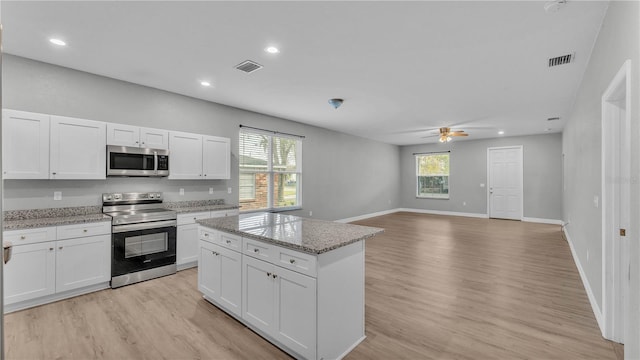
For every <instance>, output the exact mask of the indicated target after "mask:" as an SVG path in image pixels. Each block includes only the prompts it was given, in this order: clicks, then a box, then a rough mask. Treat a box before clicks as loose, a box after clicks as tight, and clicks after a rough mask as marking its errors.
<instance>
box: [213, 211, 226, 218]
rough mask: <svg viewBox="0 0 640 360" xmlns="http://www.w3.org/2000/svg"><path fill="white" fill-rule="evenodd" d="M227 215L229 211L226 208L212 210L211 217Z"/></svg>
mask: <svg viewBox="0 0 640 360" xmlns="http://www.w3.org/2000/svg"><path fill="white" fill-rule="evenodd" d="M225 216H227V212H226V211H225V210H219V211H212V212H211V217H212V218H219V217H225Z"/></svg>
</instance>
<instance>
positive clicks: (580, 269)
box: [562, 227, 604, 336]
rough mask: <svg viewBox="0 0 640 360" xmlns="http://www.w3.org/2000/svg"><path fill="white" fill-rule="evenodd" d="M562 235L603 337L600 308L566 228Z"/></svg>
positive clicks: (563, 229)
mask: <svg viewBox="0 0 640 360" xmlns="http://www.w3.org/2000/svg"><path fill="white" fill-rule="evenodd" d="M562 231H563V233H564V237H565V238H566V239H567V243H568V244H569V248H570V249H571V256H573V262H574V263H575V264H576V267H577V268H578V273H579V274H580V279H581V280H582V285H583V286H584V290H585V291H586V292H587V297H588V298H589V303H590V304H591V310H592V311H593V315H594V316H595V317H596V321H597V322H598V327H599V328H600V332H601V333H602V334H603V336H604V332H603V330H604V327H603V326H604V323H603V321H604V319H603V316H602V311H600V307H599V306H598V302H597V301H596V296H595V295H594V294H593V290H592V289H591V284H590V283H589V278H587V274H586V273H585V272H584V269H583V267H582V264H581V263H580V258H579V257H578V254H577V253H576V250H575V248H574V247H573V241H571V237H570V236H569V232H568V231H567V228H566V227H563V228H562Z"/></svg>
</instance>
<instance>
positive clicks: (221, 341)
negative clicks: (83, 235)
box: [5, 213, 622, 360]
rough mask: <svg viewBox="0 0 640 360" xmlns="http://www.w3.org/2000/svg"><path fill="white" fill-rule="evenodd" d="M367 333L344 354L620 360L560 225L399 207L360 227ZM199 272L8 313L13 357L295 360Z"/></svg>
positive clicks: (361, 356)
mask: <svg viewBox="0 0 640 360" xmlns="http://www.w3.org/2000/svg"><path fill="white" fill-rule="evenodd" d="M357 223H358V224H362V225H371V226H378V227H383V228H385V229H386V232H385V233H384V234H382V235H379V236H376V237H374V238H372V239H369V240H367V245H366V334H367V339H366V340H365V341H364V342H363V343H362V344H360V345H359V346H358V347H357V348H356V349H355V350H354V351H353V352H351V353H350V354H349V355H348V356H347V359H351V360H353V359H616V357H618V358H619V357H620V356H621V352H622V347H621V346H615V344H613V343H611V342H609V341H606V340H604V339H603V338H602V337H601V336H600V332H599V330H598V327H597V323H596V320H595V318H594V315H593V313H592V312H591V308H590V305H589V301H588V299H587V295H586V293H585V290H584V288H583V286H582V283H581V281H580V277H579V275H578V271H577V270H576V267H575V265H574V263H573V260H572V258H571V253H570V250H569V246H568V244H567V243H566V241H565V240H564V239H563V238H562V236H561V232H560V227H559V226H557V225H544V224H532V223H521V222H516V221H507V220H489V219H474V218H464V217H449V216H437V215H425V214H413V213H395V214H391V215H386V216H381V217H376V218H372V219H367V220H363V221H359V222H357ZM196 282H197V273H196V270H195V269H191V270H185V271H182V272H179V273H178V274H176V275H172V276H168V277H164V278H160V279H155V280H151V281H147V282H144V283H139V284H135V285H131V286H126V287H123V288H119V289H115V290H104V291H100V292H96V293H92V294H88V295H84V296H80V297H77V298H73V299H69V300H65V301H60V302H57V303H53V304H49V305H44V306H40V307H37V308H33V309H29V310H24V311H20V312H17V313H13V314H9V315H7V316H6V317H5V351H6V358H7V359H163V358H164V359H287V358H289V357H288V356H287V355H286V354H285V353H283V352H281V351H280V350H278V349H277V348H275V347H274V346H272V345H270V344H269V343H268V342H266V341H265V340H263V339H262V338H261V337H259V336H258V335H256V334H255V333H253V332H252V331H250V330H248V329H247V328H246V327H244V326H243V325H241V324H240V323H239V322H237V321H235V320H234V319H232V318H231V317H229V316H227V315H226V314H224V313H223V312H222V311H220V310H218V309H217V308H215V307H214V306H212V305H211V304H209V303H207V302H206V301H204V300H203V299H202V298H201V296H200V294H199V293H198V291H197V286H196Z"/></svg>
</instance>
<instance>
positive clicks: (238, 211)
mask: <svg viewBox="0 0 640 360" xmlns="http://www.w3.org/2000/svg"><path fill="white" fill-rule="evenodd" d="M238 214H240V210H238V209H233V210H227V212H226V214H225V216H235V215H238Z"/></svg>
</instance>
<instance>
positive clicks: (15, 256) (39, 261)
mask: <svg viewBox="0 0 640 360" xmlns="http://www.w3.org/2000/svg"><path fill="white" fill-rule="evenodd" d="M3 272H4V304H5V305H8V304H13V303H17V302H20V301H25V300H30V299H34V298H38V297H41V296H47V295H51V294H53V293H54V292H55V291H56V252H55V241H48V242H43V243H37V244H30V245H20V246H14V247H13V248H12V249H11V260H10V261H9V262H7V263H6V264H5V265H4V269H3Z"/></svg>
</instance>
